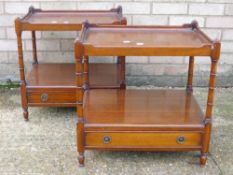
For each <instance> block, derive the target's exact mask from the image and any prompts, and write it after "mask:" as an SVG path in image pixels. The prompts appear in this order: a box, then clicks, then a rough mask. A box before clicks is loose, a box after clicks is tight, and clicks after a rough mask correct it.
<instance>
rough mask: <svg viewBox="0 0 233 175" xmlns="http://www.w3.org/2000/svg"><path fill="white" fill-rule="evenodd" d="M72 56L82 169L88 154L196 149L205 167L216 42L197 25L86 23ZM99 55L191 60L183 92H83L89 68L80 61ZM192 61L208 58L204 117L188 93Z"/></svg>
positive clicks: (127, 90) (190, 82)
mask: <svg viewBox="0 0 233 175" xmlns="http://www.w3.org/2000/svg"><path fill="white" fill-rule="evenodd" d="M75 54H76V55H75V57H76V81H77V84H76V85H77V87H76V88H77V117H78V122H77V147H78V148H77V149H78V153H79V156H78V158H79V164H80V165H84V151H85V150H86V149H100V150H135V151H137V150H143V151H147V150H150V151H155V150H159V151H160V150H161V151H193V150H199V151H200V152H201V156H200V164H201V165H204V164H205V163H206V159H207V153H208V149H209V143H210V134H211V116H212V106H213V97H214V88H215V77H216V68H217V61H218V60H219V55H220V43H219V42H218V41H212V40H211V39H209V38H208V37H207V36H206V35H205V34H204V33H203V32H202V31H201V30H200V29H199V28H198V25H197V23H196V22H192V23H191V24H186V25H183V26H96V25H91V24H85V27H84V28H83V35H82V37H81V39H80V40H77V41H76V43H75ZM97 55H98V56H113V55H115V56H120V55H125V56H189V69H188V80H187V88H186V89H185V90H175V89H169V90H161V89H160V90H132V89H110V90H101V89H91V90H85V89H84V88H83V85H84V84H85V83H86V80H85V79H83V76H84V69H85V67H86V65H85V64H88V63H84V64H83V62H82V60H83V58H85V57H86V56H97ZM195 56H210V58H211V59H210V60H211V66H210V79H209V91H208V101H207V107H206V111H205V113H203V112H202V111H201V109H200V107H199V105H198V103H197V101H196V99H195V97H194V95H193V93H192V79H193V69H194V59H195V58H194V57H195ZM138 59H140V57H138ZM155 59H156V58H155ZM174 59H175V58H174ZM83 80H84V81H83Z"/></svg>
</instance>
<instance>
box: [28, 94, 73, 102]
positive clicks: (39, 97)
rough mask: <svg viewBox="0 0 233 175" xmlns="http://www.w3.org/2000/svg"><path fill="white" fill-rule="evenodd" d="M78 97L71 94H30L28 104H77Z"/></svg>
mask: <svg viewBox="0 0 233 175" xmlns="http://www.w3.org/2000/svg"><path fill="white" fill-rule="evenodd" d="M75 101H76V96H75V94H74V93H73V92H72V91H71V92H63V91H58V92H56V91H55V92H53V91H52V92H47V91H45V92H43V91H42V92H28V103H38V104H49V103H67V104H68V103H75Z"/></svg>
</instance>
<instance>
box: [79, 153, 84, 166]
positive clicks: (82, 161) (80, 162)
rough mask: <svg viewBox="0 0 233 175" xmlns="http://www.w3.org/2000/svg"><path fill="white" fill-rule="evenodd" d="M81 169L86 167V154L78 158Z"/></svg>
mask: <svg viewBox="0 0 233 175" xmlns="http://www.w3.org/2000/svg"><path fill="white" fill-rule="evenodd" d="M78 162H79V167H84V154H79V156H78Z"/></svg>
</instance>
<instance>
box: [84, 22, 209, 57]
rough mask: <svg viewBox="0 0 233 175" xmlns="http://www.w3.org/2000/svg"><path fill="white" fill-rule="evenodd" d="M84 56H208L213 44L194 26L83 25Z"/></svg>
mask: <svg viewBox="0 0 233 175" xmlns="http://www.w3.org/2000/svg"><path fill="white" fill-rule="evenodd" d="M81 42H82V43H83V44H84V47H85V49H84V50H85V54H86V55H126V56H127V55H129V56H130V55H132V56H147V55H148V56H150V55H164V56H169V55H172V56H186V55H187V56H191V55H200V56H201V55H210V52H211V46H212V45H213V42H212V41H211V40H210V39H209V38H208V37H207V36H206V35H205V34H204V33H203V32H202V31H201V30H200V29H199V28H198V27H197V24H196V23H192V24H189V25H183V26H95V25H88V24H86V29H85V28H84V32H83V36H82V40H81Z"/></svg>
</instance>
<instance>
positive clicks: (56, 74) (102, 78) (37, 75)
mask: <svg viewBox="0 0 233 175" xmlns="http://www.w3.org/2000/svg"><path fill="white" fill-rule="evenodd" d="M89 69H90V70H89V73H90V74H89V81H90V88H111V87H112V88H117V87H120V80H119V74H120V66H119V65H118V64H106V63H93V64H89ZM26 79H27V88H75V87H76V84H75V64H67V63H60V64H49V63H48V64H38V65H33V67H32V69H31V71H30V72H29V73H28V75H27V77H26Z"/></svg>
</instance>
